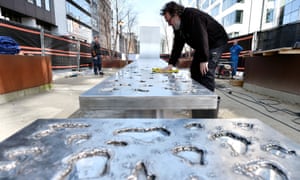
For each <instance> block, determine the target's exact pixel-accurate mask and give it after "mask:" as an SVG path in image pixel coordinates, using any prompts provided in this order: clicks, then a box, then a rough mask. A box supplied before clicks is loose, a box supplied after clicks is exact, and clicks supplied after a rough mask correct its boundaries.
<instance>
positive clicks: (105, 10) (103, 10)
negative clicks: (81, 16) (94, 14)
mask: <svg viewBox="0 0 300 180" xmlns="http://www.w3.org/2000/svg"><path fill="white" fill-rule="evenodd" d="M100 3H101V5H100V6H99V7H100V17H101V21H102V22H101V26H102V27H103V28H101V32H102V34H104V36H105V41H106V43H105V44H106V47H105V48H107V50H108V56H109V57H112V54H111V51H110V50H111V28H112V24H111V21H112V16H111V15H112V13H111V8H110V7H111V5H110V4H109V1H100Z"/></svg>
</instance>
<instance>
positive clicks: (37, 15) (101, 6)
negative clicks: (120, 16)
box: [0, 0, 112, 47]
mask: <svg viewBox="0 0 300 180" xmlns="http://www.w3.org/2000/svg"><path fill="white" fill-rule="evenodd" d="M0 17H1V18H2V19H6V20H9V21H13V22H17V23H20V24H23V25H26V26H30V27H34V28H43V29H45V30H47V31H50V32H51V33H53V34H56V35H59V36H68V37H71V38H74V39H79V40H82V41H86V42H91V41H92V37H93V36H94V35H99V36H100V37H101V38H102V40H103V42H104V44H105V43H110V41H108V40H107V39H106V38H104V37H106V36H105V35H104V34H105V33H106V32H110V30H109V31H107V30H106V31H105V29H104V27H105V26H111V18H110V17H112V11H111V8H110V1H109V0H9V1H8V0H5V1H4V0H3V1H0ZM102 17H109V18H107V20H106V21H104V20H103V19H104V18H102ZM104 24H105V26H104ZM108 36H110V35H108ZM104 47H108V46H107V45H104Z"/></svg>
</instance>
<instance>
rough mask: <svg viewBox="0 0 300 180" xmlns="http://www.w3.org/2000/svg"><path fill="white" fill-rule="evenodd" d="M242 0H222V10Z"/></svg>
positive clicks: (242, 0)
mask: <svg viewBox="0 0 300 180" xmlns="http://www.w3.org/2000/svg"><path fill="white" fill-rule="evenodd" d="M243 2H244V0H223V7H222V10H223V11H224V10H226V9H228V8H230V7H231V6H233V5H235V4H236V3H243Z"/></svg>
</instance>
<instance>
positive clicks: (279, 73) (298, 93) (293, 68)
mask: <svg viewBox="0 0 300 180" xmlns="http://www.w3.org/2000/svg"><path fill="white" fill-rule="evenodd" d="M299 68H300V54H276V55H273V56H253V57H246V59H245V77H244V84H247V85H248V87H250V86H249V85H253V87H256V88H255V89H256V90H257V87H262V88H263V89H264V91H265V90H266V89H269V90H271V91H276V92H282V94H290V95H293V96H294V97H300V83H299V82H300V76H299V72H300V71H299ZM244 87H245V86H244ZM271 91H269V92H271ZM269 92H267V91H265V93H266V94H267V95H270V96H272V93H269ZM277 94H280V93H277Z"/></svg>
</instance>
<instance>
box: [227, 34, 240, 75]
mask: <svg viewBox="0 0 300 180" xmlns="http://www.w3.org/2000/svg"><path fill="white" fill-rule="evenodd" d="M242 50H243V47H242V46H240V45H239V44H238V41H237V40H234V42H233V45H232V46H231V48H230V60H231V62H232V77H233V76H235V75H236V71H237V67H238V63H239V54H240V52H241V51H242Z"/></svg>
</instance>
